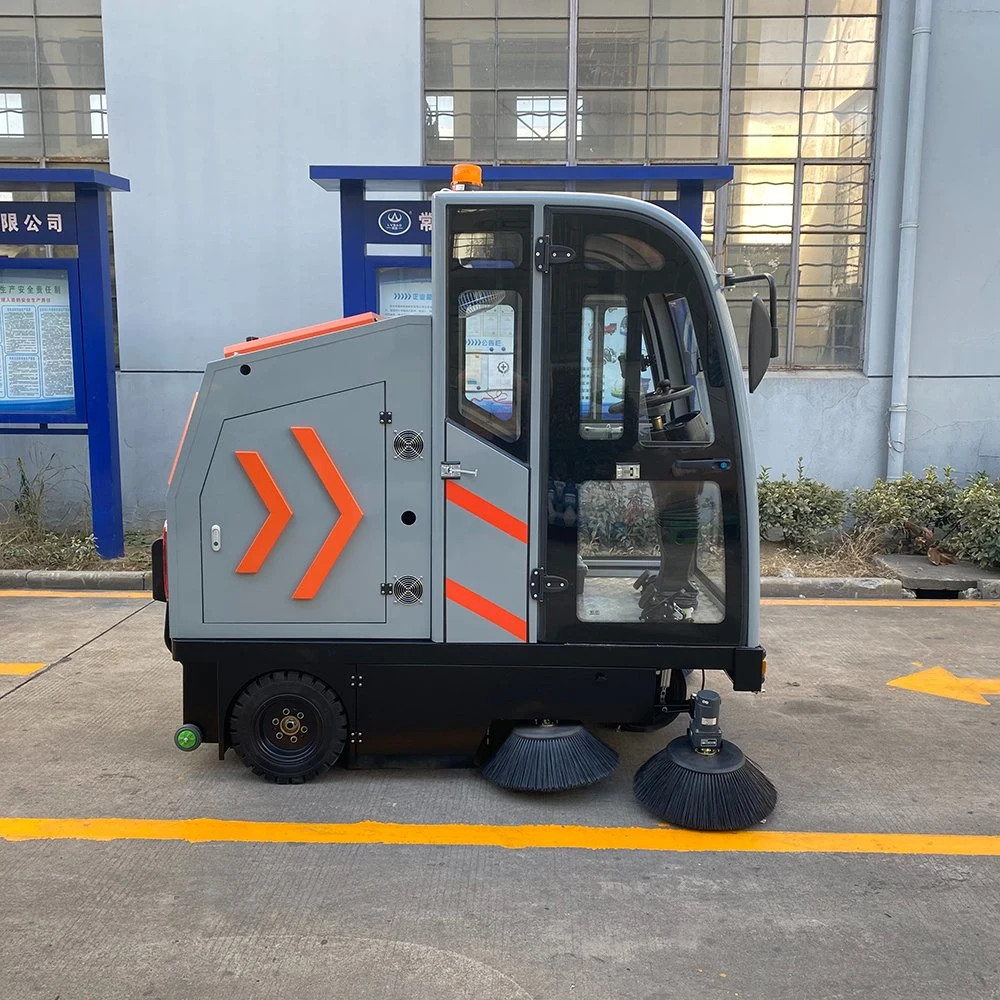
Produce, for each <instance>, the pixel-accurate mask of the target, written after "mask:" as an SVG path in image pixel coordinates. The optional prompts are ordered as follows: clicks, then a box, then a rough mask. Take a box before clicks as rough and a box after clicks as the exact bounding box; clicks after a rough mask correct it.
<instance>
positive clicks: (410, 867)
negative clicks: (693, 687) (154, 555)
mask: <svg viewBox="0 0 1000 1000" xmlns="http://www.w3.org/2000/svg"><path fill="white" fill-rule="evenodd" d="M763 621H764V634H765V639H766V643H767V646H768V665H769V670H768V690H767V692H766V693H765V694H764V695H763V696H761V697H753V696H750V695H732V694H730V695H728V696H725V697H724V705H723V712H724V720H723V721H724V723H725V725H726V729H727V731H728V733H729V734H730V735H731V736H732V737H733V738H734V739H736V740H737V741H738V742H739V743H740V744H741V745H742V746H743V747H744V748H745V749H746V750H747V751H748V752H750V753H751V754H752V755H753V756H754V757H755V758H756V759H757V760H758V761H759V762H760V764H761V765H762V766H763V768H764V770H765V771H766V772H767V773H768V775H769V776H770V777H771V778H772V780H774V782H775V784H776V785H777V787H778V791H779V796H780V799H779V803H778V808H777V810H776V811H775V813H774V815H773V816H772V818H771V819H770V820H769V821H768V822H767V823H766V824H764V825H762V826H761V827H760V828H759V829H757V830H755V831H753V832H751V833H748V834H738V835H725V836H723V837H718V836H715V837H713V836H712V835H704V834H690V833H687V832H684V831H675V830H670V829H666V828H664V827H661V826H658V825H657V824H656V823H655V821H652V820H651V819H650V817H649V816H648V815H647V814H645V813H644V812H643V811H642V809H641V808H640V807H639V806H638V804H637V803H636V802H635V801H634V800H633V798H632V796H631V790H630V783H631V777H632V774H633V773H634V771H635V769H636V767H637V766H638V765H639V764H640V763H641V762H642V761H643V760H644V759H646V757H648V756H649V755H650V754H651V753H653V752H655V750H657V749H659V747H660V746H662V745H663V743H664V742H665V741H666V740H667V739H669V738H670V737H672V736H673V735H675V734H677V733H679V732H680V731H681V724H680V723H675V725H674V726H673V727H671V729H669V730H667V731H666V733H664V734H660V735H655V734H654V735H627V734H610V736H608V734H604V735H605V736H606V737H607V738H609V740H610V742H612V743H613V744H614V745H615V746H616V748H617V749H618V750H619V751H620V753H621V755H622V764H621V766H620V768H619V770H618V772H617V773H616V774H615V775H614V776H613V777H612V778H611V779H609V780H608V781H607V782H605V783H604V784H603V785H600V786H598V787H595V788H591V789H587V790H584V791H580V792H573V793H565V794H560V795H554V796H546V797H541V796H540V797H535V796H521V797H518V796H511V795H508V794H505V793H503V792H501V791H499V790H498V789H496V788H494V787H492V786H491V785H489V784H487V783H486V782H485V781H483V780H482V779H480V778H479V777H478V775H476V774H475V773H474V772H469V771H405V772H404V771H351V772H347V771H340V770H338V771H335V772H333V773H331V774H330V775H328V776H326V777H325V778H323V779H321V780H319V781H317V782H313V783H311V784H308V785H305V786H300V787H276V786H272V785H269V784H266V783H264V782H261V781H260V780H259V779H255V778H254V777H253V776H252V775H250V773H249V772H248V771H247V770H246V769H245V768H243V766H242V765H241V764H240V763H239V761H237V760H235V759H234V758H233V755H232V754H230V755H229V756H228V757H227V759H226V760H225V761H223V762H220V761H219V760H218V759H217V755H216V753H215V748H214V747H205V748H203V749H202V750H200V751H198V752H196V753H193V754H181V753H179V752H178V751H176V750H174V749H173V746H172V744H171V736H172V733H173V730H174V728H175V726H176V725H177V724H178V722H179V721H180V678H179V668H178V666H177V665H176V664H174V663H172V662H171V660H170V658H169V655H168V654H167V652H166V651H165V649H164V648H163V644H162V639H161V633H162V608H161V607H160V606H157V605H153V604H150V603H148V601H147V600H146V599H145V598H144V597H142V596H141V595H133V596H117V595H113V594H102V595H100V596H98V595H88V596H85V597H61V598H57V597H44V596H39V595H37V594H34V595H31V596H23V595H18V596H13V595H10V594H4V595H0V661H2V663H0V733H2V735H0V753H2V762H3V770H2V779H0V870H2V871H3V872H4V874H5V878H4V907H3V909H2V911H0V941H2V942H3V944H2V946H0V996H2V997H3V998H5V1000H8V998H9V1000H20V998H32V1000H34V998H46V997H47V998H55V997H59V998H60V1000H68V998H77V997H79V998H90V997H97V996H100V997H101V998H102V1000H115V998H122V1000H125V998H128V1000H134V998H137V997H151V998H170V1000H173V998H182V997H183V998H186V997H190V996H197V995H210V996H212V997H213V998H217V1000H228V998H234V1000H235V998H240V1000H244V998H250V997H257V996H268V997H291V996H295V997H298V998H301V1000H312V998H317V1000H319V998H323V1000H341V998H343V1000H348V998H350V1000H369V998H370V1000H396V998H400V1000H401V998H404V997H405V998H406V1000H423V998H427V1000H451V998H463V1000H465V998H469V997H476V998H477V1000H493V998H529V997H530V998H538V1000H543V998H544V1000H553V998H576V1000H582V998H587V1000H589V998H594V1000H612V998H615V1000H617V998H627V1000H645V998H661V997H662V998H664V1000H665V998H677V1000H706V998H707V1000H715V998H730V997H739V998H743V1000H801V998H803V997H815V998H817V1000H826V998H835V997H851V998H854V997H857V998H862V997H864V998H866V1000H868V998H879V1000H941V998H963V1000H964V998H970V1000H972V998H974V1000H987V998H996V997H1000V986H998V965H1000V958H998V956H1000V930H998V928H1000V892H998V890H997V885H998V883H1000V791H998V782H997V774H998V773H1000V768H998V765H1000V696H997V697H993V698H991V696H990V694H988V693H987V694H985V695H984V696H982V697H981V698H980V699H979V702H978V703H977V702H976V701H975V700H968V699H967V700H955V699H953V698H942V697H937V696H935V695H934V694H929V693H923V692H921V691H919V690H917V691H914V690H906V689H904V688H900V687H891V686H888V682H889V681H892V680H894V679H896V678H899V677H901V676H905V675H908V674H912V673H916V672H919V671H922V670H928V669H929V668H931V667H940V668H943V671H950V672H952V673H953V674H954V675H956V676H958V677H959V678H965V679H968V678H977V679H983V680H989V679H990V678H997V677H998V676H1000V666H998V664H997V662H996V659H995V648H996V637H997V635H998V634H1000V632H998V624H1000V608H997V607H991V606H986V605H977V604H968V603H963V604H955V603H951V604H947V603H945V604H943V605H935V604H931V603H929V602H913V601H910V602H904V603H901V604H900V605H894V604H893V603H891V602H870V603H865V602H853V603H852V602H848V603H846V604H844V603H841V604H836V603H833V604H824V603H822V602H812V603H801V602H772V603H770V604H768V605H767V606H766V607H765V608H764V614H763ZM937 676H938V674H936V673H935V674H934V675H933V677H937ZM933 677H932V679H933ZM919 686H920V685H919V684H918V687H919ZM923 686H924V687H928V686H929V687H931V688H932V689H933V687H934V686H933V684H929V683H924V684H923ZM988 687H989V686H988V684H987V685H985V686H983V688H982V689H983V690H988ZM942 690H947V686H945V688H943V689H942ZM961 690H967V689H966V688H962V689H961ZM977 690H979V689H978V688H977ZM723 693H724V695H725V692H723ZM990 700H992V701H993V702H994V704H992V705H991V704H989V701H990ZM90 818H99V819H100V822H98V823H87V822H82V821H84V820H87V819H90Z"/></svg>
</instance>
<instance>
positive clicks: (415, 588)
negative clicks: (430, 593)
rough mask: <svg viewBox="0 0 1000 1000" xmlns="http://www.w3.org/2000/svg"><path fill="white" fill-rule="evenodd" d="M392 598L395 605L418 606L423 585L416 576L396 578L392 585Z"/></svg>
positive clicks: (421, 597)
mask: <svg viewBox="0 0 1000 1000" xmlns="http://www.w3.org/2000/svg"><path fill="white" fill-rule="evenodd" d="M392 596H393V598H394V599H395V601H396V603H397V604H419V603H420V601H421V600H422V599H423V596H424V585H423V582H422V581H421V580H420V577H417V576H398V577H396V582H395V583H394V584H393V585H392Z"/></svg>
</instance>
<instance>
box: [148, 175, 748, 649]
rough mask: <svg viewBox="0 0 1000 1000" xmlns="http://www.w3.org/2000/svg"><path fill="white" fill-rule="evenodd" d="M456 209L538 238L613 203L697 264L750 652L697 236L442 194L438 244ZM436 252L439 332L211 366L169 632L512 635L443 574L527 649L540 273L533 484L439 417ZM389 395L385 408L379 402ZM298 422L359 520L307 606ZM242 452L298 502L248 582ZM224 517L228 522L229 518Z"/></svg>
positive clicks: (319, 520) (252, 517)
mask: <svg viewBox="0 0 1000 1000" xmlns="http://www.w3.org/2000/svg"><path fill="white" fill-rule="evenodd" d="M449 204H462V205H466V206H469V207H472V206H474V205H476V204H480V205H482V204H510V205H514V204H516V205H522V206H523V205H529V206H532V207H533V209H534V228H535V232H534V234H533V235H534V236H535V237H537V236H539V235H541V234H542V229H543V226H544V212H545V209H546V208H547V207H551V208H554V209H559V208H574V209H581V208H596V209H610V210H615V211H619V212H623V213H628V214H630V215H632V216H637V217H641V218H645V219H647V220H648V221H650V222H652V223H654V224H655V225H657V226H659V227H661V228H663V229H666V230H669V231H670V232H671V233H672V235H673V236H674V237H675V238H676V239H677V240H678V241H679V242H680V243H682V244H684V245H685V246H686V247H687V249H688V250H689V251H690V252H691V255H692V257H693V258H694V259H695V261H696V262H697V265H698V267H699V268H700V269H701V271H702V274H703V276H704V279H705V283H706V285H707V287H708V289H709V292H710V298H711V299H712V301H713V304H714V307H715V309H716V312H717V315H718V320H719V325H720V327H721V329H722V348H723V352H724V354H725V358H726V364H727V365H728V368H729V371H730V374H731V381H732V384H733V386H734V387H735V395H736V400H735V408H736V412H737V416H738V433H739V435H740V440H741V444H742V456H743V457H742V481H743V486H744V496H743V498H742V502H743V515H744V517H743V521H744V528H745V531H744V538H743V558H744V559H745V566H746V572H745V573H743V574H741V575H742V576H743V578H744V580H745V581H746V583H745V586H746V588H747V593H746V597H747V602H746V604H747V607H748V609H749V612H748V614H747V616H746V617H745V620H744V621H743V622H742V631H743V634H742V636H741V640H742V642H743V643H745V644H746V645H755V644H756V643H757V642H758V634H759V625H758V617H759V612H758V605H759V550H758V535H757V528H756V525H757V511H756V502H755V499H756V498H755V468H754V465H753V449H752V443H751V439H750V427H749V412H748V405H747V402H748V400H747V393H746V388H745V382H744V378H743V374H742V366H741V362H740V356H739V350H738V347H737V342H736V338H735V335H734V333H733V328H732V322H731V319H730V317H729V314H728V309H727V308H726V306H725V300H724V298H723V296H722V292H721V288H720V285H719V280H718V276H717V275H716V273H715V270H714V266H713V264H712V261H711V260H710V258H709V257H708V255H707V253H706V252H705V250H704V247H703V246H702V245H701V243H700V241H699V240H698V239H697V238H696V237H695V236H694V234H693V233H691V232H690V230H688V229H687V227H686V226H684V224H683V223H681V222H680V220H678V219H676V218H675V217H674V216H672V215H670V214H669V213H667V212H665V211H663V210H662V209H659V208H657V207H656V206H653V205H649V204H648V203H645V202H641V201H638V200H635V199H627V198H620V197H615V196H611V195H583V194H576V193H557V192H543V193H529V192H523V193H522V192H440V193H438V194H436V195H435V196H434V198H433V213H434V222H433V225H434V231H435V234H438V233H445V232H446V231H447V229H446V217H445V216H446V210H447V207H448V205H449ZM434 253H435V255H436V256H435V267H434V299H433V310H434V313H433V328H434V330H435V331H436V334H435V335H432V330H431V323H430V322H428V320H427V319H426V318H421V317H402V318H398V319H394V320H383V321H380V322H378V323H375V324H373V325H369V326H366V327H361V328H358V329H355V330H350V331H346V332H342V333H334V334H325V335H322V336H319V337H314V338H311V339H309V340H306V341H300V342H297V343H291V344H285V345H280V346H273V347H269V348H267V349H266V350H262V351H260V352H259V353H252V354H249V355H246V356H244V357H234V358H230V359H226V360H224V361H218V362H214V363H212V364H211V365H209V367H208V369H207V371H206V374H205V378H204V380H203V383H202V388H201V393H200V396H199V400H198V404H197V406H196V408H195V411H194V414H193V417H192V421H191V426H190V429H189V431H188V434H187V437H186V439H185V441H184V443H183V447H182V451H181V455H180V458H179V462H178V466H177V470H176V474H175V476H174V480H173V485H172V486H171V489H170V493H169V496H168V504H167V510H168V522H169V523H170V525H171V530H170V532H169V536H168V537H169V545H168V576H169V585H170V631H171V635H172V637H174V638H185V639H198V638H205V639H208V638H227V639H231V638H265V637H267V638H279V639H282V638H289V639H295V638H301V639H308V638H353V639H427V638H430V639H433V640H434V641H437V642H443V641H446V640H447V641H449V642H488V643H492V642H517V641H519V639H518V637H516V636H515V635H513V634H511V633H510V632H509V631H505V630H504V629H502V628H499V627H498V626H497V625H496V624H494V623H492V622H490V621H488V620H486V619H484V618H483V617H482V616H481V615H477V614H475V613H472V612H470V611H469V610H468V609H467V608H463V607H459V606H457V605H456V604H455V602H454V601H449V600H446V599H445V586H446V579H449V578H450V579H453V580H454V581H455V582H456V583H459V584H460V585H461V586H463V587H465V588H467V589H468V590H470V591H473V592H474V593H476V594H478V595H479V596H480V597H482V598H484V599H486V600H487V601H490V602H491V603H492V604H494V605H497V606H498V607H500V608H502V609H503V610H504V611H506V612H507V613H508V614H510V615H512V616H514V617H515V618H516V619H519V620H521V621H522V622H525V623H526V628H525V630H524V631H525V633H526V637H527V639H528V640H529V641H532V642H533V641H536V640H537V638H538V636H537V632H538V614H537V606H536V605H535V602H533V601H531V600H530V599H529V597H528V593H527V584H528V574H529V572H530V568H531V567H532V566H538V565H542V564H543V563H544V535H545V528H546V526H545V516H546V515H545V511H546V509H547V508H546V505H545V502H544V496H543V493H542V485H543V484H542V483H540V481H539V476H540V475H542V473H541V472H540V471H538V470H541V467H542V456H543V454H544V449H543V441H542V440H541V435H540V431H543V429H544V428H543V426H542V419H541V415H542V413H543V412H544V399H543V395H542V394H543V392H544V388H545V386H546V385H547V381H546V379H545V378H544V377H542V375H541V373H543V372H544V371H545V369H546V362H547V354H548V340H547V336H546V332H545V330H544V329H543V322H542V320H543V315H544V291H543V289H544V284H545V282H544V279H543V278H542V276H541V275H540V274H537V273H536V274H535V275H534V280H533V286H532V303H533V304H532V316H531V332H530V337H531V340H530V344H529V351H530V353H531V359H532V371H533V373H534V374H533V376H532V386H531V404H530V414H531V419H530V421H529V428H530V434H531V440H530V451H529V455H530V460H531V467H532V468H534V469H535V470H536V475H535V476H531V475H530V474H529V467H528V466H526V465H524V464H523V463H521V462H518V461H517V460H515V459H513V458H511V457H509V456H508V455H506V454H505V453H503V452H502V451H500V450H499V449H497V448H494V447H493V446H491V445H490V444H488V443H487V442H485V441H483V440H480V439H479V438H477V437H475V436H474V435H472V434H469V433H467V432H466V431H464V430H462V429H461V428H459V427H457V426H451V425H449V424H448V422H447V420H446V402H447V389H448V366H447V351H446V336H445V334H446V330H447V318H448V311H447V309H448V307H447V298H446V277H447V272H448V248H447V247H446V246H444V244H443V242H437V240H436V242H435V246H434ZM243 364H247V365H249V366H250V367H251V374H250V375H247V376H243V375H241V374H240V367H241V365H243ZM383 384H384V400H385V401H384V403H381V404H380V403H379V402H378V398H379V394H380V393H381V392H382V389H381V388H380V387H381V386H382V385H383ZM362 387H364V388H362ZM379 406H382V407H384V408H385V409H386V410H389V411H392V424H391V425H390V426H389V427H384V426H382V425H377V421H378V412H372V411H375V410H377V409H378V408H379ZM299 421H301V422H302V423H305V424H309V425H310V426H312V425H315V426H316V427H317V432H318V433H319V434H320V437H321V439H322V441H323V443H324V446H325V447H326V448H327V450H328V451H329V453H330V455H331V457H332V458H333V459H334V460H335V461H336V462H337V463H338V465H341V463H342V465H343V470H342V471H343V472H344V477H345V480H346V481H347V484H348V486H349V488H350V489H351V490H352V491H353V492H354V494H355V496H356V497H357V499H358V500H359V502H360V503H361V506H362V508H363V510H364V518H363V519H362V522H361V524H360V525H359V527H358V529H357V531H356V533H355V535H354V536H353V537H352V539H351V540H350V541H349V542H348V544H347V546H346V548H345V550H344V552H343V554H342V556H341V557H340V559H339V560H338V562H337V565H336V566H335V567H334V570H333V572H332V573H331V574H330V578H329V579H328V580H327V582H326V584H324V587H323V588H322V589H321V591H320V592H319V594H317V596H316V598H315V599H314V601H313V602H308V601H294V602H293V601H292V599H291V597H290V596H289V587H290V586H291V587H292V588H293V589H294V586H295V584H296V581H297V579H299V578H300V572H299V571H300V570H301V572H304V571H305V565H307V564H308V561H309V560H308V558H307V556H308V554H309V551H310V549H311V550H312V552H313V554H314V553H315V550H316V548H318V547H319V545H320V544H321V542H322V539H323V538H324V537H325V536H326V534H327V533H328V532H329V531H330V529H331V527H332V525H333V523H334V519H335V517H336V509H335V506H334V504H333V502H332V500H331V499H330V497H329V496H328V495H326V492H325V490H324V489H323V488H322V486H321V485H320V484H319V483H318V481H317V480H316V477H315V474H314V473H313V471H312V469H311V467H310V466H309V464H308V462H306V461H305V460H304V457H303V455H302V453H301V449H300V448H299V446H298V444H297V442H296V441H295V440H294V438H292V437H291V435H290V432H289V429H288V428H289V427H290V426H291V425H293V424H295V423H297V422H299ZM372 421H375V422H376V425H377V429H376V427H375V426H373V425H372V423H371V422H372ZM272 423H273V426H272ZM265 428H266V431H265ZM402 429H411V430H415V431H419V432H420V433H421V434H422V435H423V439H424V451H423V454H422V456H421V457H420V458H418V459H415V460H413V461H401V460H399V459H397V458H394V453H393V449H392V442H393V437H394V435H395V433H397V432H398V431H399V430H402ZM244 431H246V432H248V436H249V437H251V438H253V439H254V440H253V441H249V442H247V443H245V444H244V443H243V441H242V439H241V437H240V435H241V434H242V433H243V432H244ZM250 432H252V433H250ZM282 438H284V440H285V441H286V444H285V446H284V447H282V445H281V440H282ZM254 442H257V443H254ZM240 448H252V449H253V450H258V451H261V452H262V454H263V452H264V451H266V452H267V456H268V457H265V461H266V462H267V464H268V466H269V468H270V470H271V472H272V473H273V475H274V476H275V478H276V479H277V480H279V486H281V488H282V489H283V490H284V489H285V486H284V485H282V483H281V480H282V479H286V480H287V482H288V484H289V485H288V487H287V489H288V490H289V491H292V490H293V489H294V490H295V493H296V496H297V497H298V500H296V499H293V497H292V496H290V495H289V496H288V497H287V499H288V501H289V503H290V504H291V506H292V507H293V509H294V510H295V514H294V516H293V518H292V522H290V524H289V525H288V527H287V528H286V530H285V533H284V536H283V537H282V538H281V539H279V541H278V542H277V544H276V545H275V547H274V549H273V551H272V552H271V554H270V556H269V557H268V560H267V561H266V562H265V564H264V565H263V566H262V567H261V569H260V571H259V572H258V573H257V574H255V575H254V576H252V577H246V578H242V577H240V575H239V574H236V573H235V572H234V568H235V565H236V564H237V563H238V561H239V559H240V557H241V556H242V553H243V552H244V551H245V549H246V545H247V544H249V540H250V539H252V538H253V536H254V534H255V533H256V531H257V530H258V529H259V527H260V524H261V523H262V521H263V519H264V516H265V513H266V512H265V510H264V507H263V504H262V503H261V501H260V499H259V497H258V495H257V493H256V491H255V490H254V489H253V487H252V485H251V484H250V482H249V481H248V478H247V476H246V475H245V474H244V472H243V471H242V469H241V468H240V467H239V465H238V464H236V463H235V459H234V452H235V451H236V450H239V449H240ZM444 460H448V461H455V462H458V461H461V462H462V464H463V466H464V467H465V468H476V469H478V470H479V471H480V477H479V478H476V479H472V478H471V477H463V478H462V480H461V485H462V486H463V487H464V488H466V489H470V490H472V491H473V492H474V493H476V494H477V495H479V496H482V497H483V498H484V499H486V500H488V501H489V502H490V503H492V504H494V505H496V506H497V507H500V508H501V509H503V510H504V511H506V512H507V513H508V514H510V515H512V516H513V517H515V518H517V519H519V520H521V521H524V522H528V523H530V524H532V525H534V526H535V530H534V531H531V532H530V533H529V541H528V544H527V545H525V544H524V542H523V541H518V540H516V539H515V538H512V537H510V536H509V535H506V534H504V533H503V532H500V531H498V530H497V529H496V528H495V527H493V526H491V525H490V524H488V523H486V522H485V521H483V520H482V519H481V518H477V517H476V516H474V515H472V514H470V513H469V512H468V511H465V510H462V509H459V508H457V507H456V506H455V505H454V504H449V503H447V502H446V500H445V494H446V489H445V484H444V483H443V482H442V481H441V480H440V478H439V471H438V469H439V463H440V462H441V461H444ZM215 463H217V464H215ZM213 466H214V467H213ZM380 494H381V499H379V495H380ZM218 509H224V510H226V511H227V513H226V514H225V515H224V516H225V518H226V521H225V522H223V521H221V520H220V515H219V514H217V513H216V511H217V510H218ZM404 511H410V512H412V513H413V515H414V516H415V518H416V520H415V522H414V523H413V524H412V525H407V524H405V523H404V522H403V521H401V514H402V513H403V512H404ZM307 521H308V523H307ZM213 524H221V525H222V527H223V532H222V550H221V551H220V552H218V553H216V552H212V551H211V547H210V540H211V538H210V534H211V526H212V525H213ZM313 545H315V547H313ZM217 557H221V558H217ZM203 566H204V567H205V569H204V574H205V575H204V579H203V576H202V574H203ZM293 569H294V572H293ZM338 574H340V575H339V577H338ZM404 575H406V576H413V577H416V578H417V579H418V580H419V581H420V582H421V583H422V584H423V597H422V599H421V600H419V601H417V602H415V603H413V604H399V603H397V602H396V601H395V600H394V599H393V598H392V597H388V598H387V597H385V596H384V595H382V594H380V593H379V590H378V588H377V587H375V585H376V584H378V583H379V582H380V578H381V582H384V583H389V584H391V583H392V582H393V581H394V580H395V578H396V577H399V576H404ZM373 587H375V590H374V593H372V588H373ZM203 590H204V591H205V592H206V597H205V599H204V603H203V600H202V592H203ZM227 590H228V591H230V592H229V593H223V592H224V591H227ZM251 594H252V595H253V596H251ZM730 597H731V599H735V598H736V595H735V594H733V595H730ZM306 605H310V607H308V608H305V606H306ZM300 606H301V607H300ZM302 608H305V610H303V609H302ZM331 618H332V619H333V620H330V619H331Z"/></svg>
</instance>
